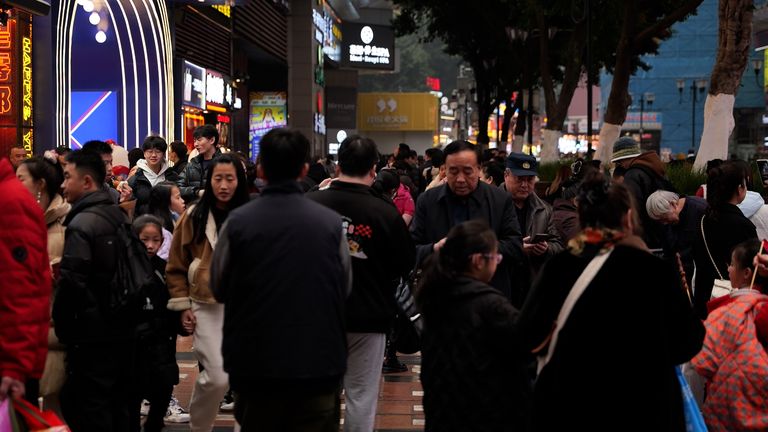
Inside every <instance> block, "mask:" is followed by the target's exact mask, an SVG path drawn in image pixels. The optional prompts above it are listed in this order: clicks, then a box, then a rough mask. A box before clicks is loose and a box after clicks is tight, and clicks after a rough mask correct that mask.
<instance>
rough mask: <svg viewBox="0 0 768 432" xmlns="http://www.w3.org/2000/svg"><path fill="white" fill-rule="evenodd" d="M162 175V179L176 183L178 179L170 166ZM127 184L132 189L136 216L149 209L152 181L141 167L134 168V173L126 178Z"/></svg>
mask: <svg viewBox="0 0 768 432" xmlns="http://www.w3.org/2000/svg"><path fill="white" fill-rule="evenodd" d="M163 175H164V177H165V180H164V181H169V182H174V183H176V182H177V181H178V180H179V177H178V176H177V175H176V172H175V171H172V170H171V168H168V169H167V170H165V173H164V174H163ZM128 186H130V187H131V189H132V190H133V197H134V198H135V199H136V213H135V215H136V216H138V215H140V214H144V213H146V212H147V211H148V210H149V209H148V206H149V195H150V193H151V192H152V183H150V182H149V179H147V176H146V175H145V174H144V170H143V169H138V170H136V174H135V175H134V176H133V177H131V178H130V179H128Z"/></svg>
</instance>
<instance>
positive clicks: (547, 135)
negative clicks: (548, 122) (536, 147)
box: [539, 129, 563, 163]
mask: <svg viewBox="0 0 768 432" xmlns="http://www.w3.org/2000/svg"><path fill="white" fill-rule="evenodd" d="M562 134H563V133H562V132H560V131H559V130H552V129H544V132H543V135H544V137H543V138H542V142H541V153H540V154H539V157H540V158H541V162H542V163H546V162H554V161H557V160H558V159H560V148H559V144H560V136H562Z"/></svg>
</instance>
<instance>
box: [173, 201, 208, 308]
mask: <svg viewBox="0 0 768 432" xmlns="http://www.w3.org/2000/svg"><path fill="white" fill-rule="evenodd" d="M194 208H195V206H194V205H192V206H190V207H189V208H188V209H187V211H185V212H184V214H183V215H181V218H180V219H179V221H178V222H177V223H176V229H174V230H173V242H172V243H171V251H170V255H169V256H168V265H167V266H166V268H165V280H166V283H167V284H168V292H169V293H170V296H171V298H170V300H168V309H170V310H175V311H183V310H187V309H190V308H192V303H191V300H194V301H196V302H200V303H216V299H214V298H213V294H212V293H211V288H210V277H211V259H212V258H213V250H214V248H215V247H216V242H217V241H218V237H219V235H218V232H217V230H216V221H215V220H214V219H213V214H212V213H210V212H209V213H208V221H207V223H206V224H205V238H204V239H203V240H202V241H199V242H195V227H194V226H193V221H192V218H191V217H190V216H191V215H192V210H194Z"/></svg>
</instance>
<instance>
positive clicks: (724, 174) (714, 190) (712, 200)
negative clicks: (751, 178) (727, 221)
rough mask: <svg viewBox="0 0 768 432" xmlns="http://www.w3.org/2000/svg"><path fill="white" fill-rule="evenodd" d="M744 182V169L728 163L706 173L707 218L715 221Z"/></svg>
mask: <svg viewBox="0 0 768 432" xmlns="http://www.w3.org/2000/svg"><path fill="white" fill-rule="evenodd" d="M745 181H746V173H745V170H744V167H743V166H739V165H738V164H736V163H733V162H730V161H728V162H724V163H723V164H722V165H719V166H716V167H713V168H711V169H710V170H709V171H707V203H709V208H708V209H707V216H708V217H711V218H712V219H715V220H717V219H718V217H719V214H720V211H721V210H722V208H723V206H724V205H725V204H727V203H728V202H729V201H730V200H731V199H732V198H733V196H734V195H735V194H736V193H737V192H738V190H739V187H740V186H742V185H744V182H745Z"/></svg>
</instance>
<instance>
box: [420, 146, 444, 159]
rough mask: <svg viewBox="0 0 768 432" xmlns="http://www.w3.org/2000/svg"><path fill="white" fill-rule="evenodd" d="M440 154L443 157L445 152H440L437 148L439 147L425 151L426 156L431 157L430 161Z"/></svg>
mask: <svg viewBox="0 0 768 432" xmlns="http://www.w3.org/2000/svg"><path fill="white" fill-rule="evenodd" d="M438 153H440V154H441V155H442V154H443V151H442V150H440V149H439V148H437V147H430V148H428V149H426V150H424V154H425V155H426V156H429V158H430V159H432V158H434V157H435V155H436V154H438Z"/></svg>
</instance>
